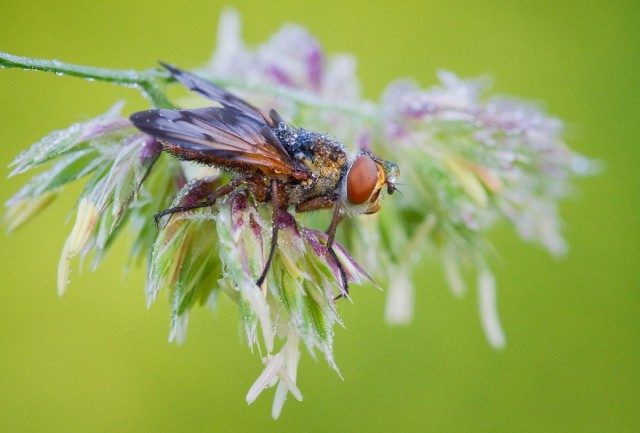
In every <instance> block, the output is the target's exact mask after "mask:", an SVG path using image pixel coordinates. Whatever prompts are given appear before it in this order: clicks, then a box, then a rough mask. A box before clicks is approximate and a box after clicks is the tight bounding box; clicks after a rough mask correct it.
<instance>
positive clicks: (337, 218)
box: [327, 201, 349, 300]
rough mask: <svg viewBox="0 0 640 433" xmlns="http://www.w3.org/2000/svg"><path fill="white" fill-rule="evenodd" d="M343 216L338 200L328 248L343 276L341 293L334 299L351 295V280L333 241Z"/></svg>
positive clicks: (329, 230) (330, 227)
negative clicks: (348, 278)
mask: <svg viewBox="0 0 640 433" xmlns="http://www.w3.org/2000/svg"><path fill="white" fill-rule="evenodd" d="M342 218H343V216H342V215H341V214H340V202H339V201H338V202H336V206H335V207H334V208H333V217H332V218H331V225H330V226H329V229H328V230H327V250H328V251H329V254H330V255H331V257H333V260H334V261H335V262H336V266H337V267H338V270H339V271H340V277H341V278H342V290H341V293H340V294H339V295H338V296H336V297H335V298H334V300H337V299H340V298H346V297H348V296H349V281H348V280H347V273H346V272H345V270H344V267H343V266H342V263H340V260H339V259H338V255H337V254H336V252H335V251H334V249H333V241H334V240H335V237H336V229H337V228H338V224H340V221H342Z"/></svg>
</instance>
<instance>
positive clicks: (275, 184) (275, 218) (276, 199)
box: [256, 179, 280, 292]
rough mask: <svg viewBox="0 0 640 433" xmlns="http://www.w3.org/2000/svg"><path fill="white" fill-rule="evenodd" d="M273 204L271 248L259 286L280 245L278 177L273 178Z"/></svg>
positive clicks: (259, 279)
mask: <svg viewBox="0 0 640 433" xmlns="http://www.w3.org/2000/svg"><path fill="white" fill-rule="evenodd" d="M271 206H273V216H272V221H271V248H270V249H269V257H268V258H267V263H266V264H265V266H264V270H263V271H262V275H260V278H258V280H257V281H256V284H257V285H258V287H262V283H264V280H265V278H266V277H267V272H269V268H270V267H271V261H272V260H273V256H274V254H275V252H276V247H277V246H278V229H279V226H280V222H279V220H280V184H279V183H278V180H277V179H272V180H271ZM264 291H265V292H266V289H264Z"/></svg>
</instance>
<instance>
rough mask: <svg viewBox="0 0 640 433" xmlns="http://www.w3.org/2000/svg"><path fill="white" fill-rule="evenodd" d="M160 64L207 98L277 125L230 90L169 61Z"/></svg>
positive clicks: (190, 88) (174, 76)
mask: <svg viewBox="0 0 640 433" xmlns="http://www.w3.org/2000/svg"><path fill="white" fill-rule="evenodd" d="M160 64H161V65H162V66H163V67H164V68H166V69H167V70H168V71H169V73H170V74H171V75H172V76H173V78H175V79H176V80H177V81H178V82H179V83H180V84H182V85H183V86H185V87H186V88H187V89H189V90H191V91H193V92H195V93H197V94H199V95H201V96H204V97H205V98H207V99H210V100H212V101H215V102H219V103H220V104H222V106H223V107H227V108H235V109H236V110H240V111H242V112H243V113H244V114H246V115H247V116H249V117H253V118H254V119H256V120H260V121H265V122H267V124H269V126H275V125H276V123H275V122H274V120H273V119H272V118H271V117H270V116H268V115H266V114H265V113H263V112H262V111H260V110H259V109H257V108H256V107H254V106H253V105H251V104H249V103H248V102H246V101H244V100H242V99H240V98H238V97H237V96H236V95H234V94H233V93H231V92H229V91H228V90H226V89H223V88H222V87H219V86H216V85H215V84H213V83H211V82H209V81H206V80H204V79H203V78H200V77H198V76H197V75H195V74H192V73H191V72H187V71H183V70H182V69H178V68H176V67H175V66H172V65H169V64H167V63H163V62H160Z"/></svg>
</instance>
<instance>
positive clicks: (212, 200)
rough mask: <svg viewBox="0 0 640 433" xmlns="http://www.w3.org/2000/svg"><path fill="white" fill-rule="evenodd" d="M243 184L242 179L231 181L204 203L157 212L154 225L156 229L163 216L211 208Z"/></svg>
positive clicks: (208, 197)
mask: <svg viewBox="0 0 640 433" xmlns="http://www.w3.org/2000/svg"><path fill="white" fill-rule="evenodd" d="M243 182H244V179H236V180H232V181H231V182H229V183H228V184H226V185H223V186H221V187H220V188H218V189H216V190H215V191H214V192H212V193H211V194H209V195H208V196H207V200H206V201H202V202H198V203H193V204H189V205H185V206H176V207H171V208H169V209H165V210H163V211H160V212H157V213H156V214H155V215H154V217H153V219H154V220H155V223H156V227H158V223H159V222H160V219H161V218H162V217H163V216H165V215H173V214H175V213H178V212H186V211H189V210H193V209H199V208H201V207H208V206H213V205H214V204H215V202H216V200H218V199H219V198H220V197H223V196H225V195H227V194H230V193H231V192H233V191H234V190H235V189H236V188H238V187H239V186H240V185H242V183H243Z"/></svg>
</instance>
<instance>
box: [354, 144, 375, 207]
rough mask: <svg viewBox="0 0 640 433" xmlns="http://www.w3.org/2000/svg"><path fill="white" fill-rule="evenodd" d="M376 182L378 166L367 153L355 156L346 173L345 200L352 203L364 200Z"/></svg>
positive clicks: (360, 202)
mask: <svg viewBox="0 0 640 433" xmlns="http://www.w3.org/2000/svg"><path fill="white" fill-rule="evenodd" d="M377 182H378V166H377V164H376V163H375V161H374V160H373V159H372V158H371V157H370V156H369V155H360V156H358V157H357V158H356V160H355V161H354V162H353V165H352V166H351V170H349V173H348V174H347V200H349V202H350V203H352V204H362V203H364V202H366V201H367V200H368V199H369V197H371V194H372V193H373V190H374V189H375V187H376V184H377Z"/></svg>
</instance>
